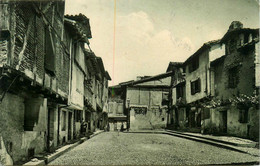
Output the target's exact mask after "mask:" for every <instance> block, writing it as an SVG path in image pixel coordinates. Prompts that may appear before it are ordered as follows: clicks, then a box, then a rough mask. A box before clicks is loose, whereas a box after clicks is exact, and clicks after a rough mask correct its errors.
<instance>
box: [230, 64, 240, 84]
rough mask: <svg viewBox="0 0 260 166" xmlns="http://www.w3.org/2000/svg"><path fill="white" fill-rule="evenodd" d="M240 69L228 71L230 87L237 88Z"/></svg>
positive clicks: (234, 68) (235, 68)
mask: <svg viewBox="0 0 260 166" xmlns="http://www.w3.org/2000/svg"><path fill="white" fill-rule="evenodd" d="M238 81H239V78H238V67H233V68H231V69H229V70H228V87H229V88H236V87H237V84H238Z"/></svg>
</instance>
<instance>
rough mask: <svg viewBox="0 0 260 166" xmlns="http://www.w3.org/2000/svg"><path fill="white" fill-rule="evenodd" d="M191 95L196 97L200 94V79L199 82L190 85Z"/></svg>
mask: <svg viewBox="0 0 260 166" xmlns="http://www.w3.org/2000/svg"><path fill="white" fill-rule="evenodd" d="M190 86H191V87H190V89H191V94H192V95H194V94H196V93H199V92H200V91H201V81H200V78H198V79H197V80H195V81H193V82H191V84H190Z"/></svg>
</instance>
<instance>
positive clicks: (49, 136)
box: [47, 108, 54, 152]
mask: <svg viewBox="0 0 260 166" xmlns="http://www.w3.org/2000/svg"><path fill="white" fill-rule="evenodd" d="M47 126H48V129H47V130H48V131H47V133H48V134H47V150H48V152H51V149H54V147H53V145H54V109H53V108H48V125H47Z"/></svg>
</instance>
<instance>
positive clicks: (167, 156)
mask: <svg viewBox="0 0 260 166" xmlns="http://www.w3.org/2000/svg"><path fill="white" fill-rule="evenodd" d="M258 160H259V157H255V156H251V155H248V154H243V153H239V152H234V151H230V150H226V149H222V148H218V147H214V146H211V145H207V144H203V143H199V142H195V141H191V140H186V139H182V138H178V137H174V136H168V135H163V134H137V133H119V135H118V133H117V132H105V133H102V134H99V135H97V136H95V137H93V138H92V139H90V140H87V141H85V142H84V143H82V144H80V145H79V146H77V147H75V148H74V149H72V150H71V151H69V152H67V153H65V154H64V155H62V156H60V157H59V158H57V159H55V160H54V161H52V162H51V163H49V165H147V164H148V165H180V164H181V165H198V164H228V163H246V162H253V161H258Z"/></svg>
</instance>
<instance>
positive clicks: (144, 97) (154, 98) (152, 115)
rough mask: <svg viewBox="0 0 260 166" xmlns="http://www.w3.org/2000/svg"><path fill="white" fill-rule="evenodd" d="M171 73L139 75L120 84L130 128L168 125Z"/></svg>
mask: <svg viewBox="0 0 260 166" xmlns="http://www.w3.org/2000/svg"><path fill="white" fill-rule="evenodd" d="M170 75H171V72H169V73H163V74H159V75H156V76H152V77H137V80H136V81H128V82H124V83H121V84H119V85H120V88H121V89H122V91H123V92H122V99H123V107H124V110H126V111H125V113H124V114H125V115H126V116H127V121H128V126H127V128H128V129H131V130H136V129H155V128H165V127H166V123H167V110H168V93H169V86H170V81H171V79H170ZM112 88H113V87H112Z"/></svg>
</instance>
